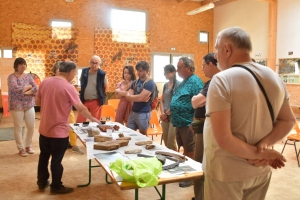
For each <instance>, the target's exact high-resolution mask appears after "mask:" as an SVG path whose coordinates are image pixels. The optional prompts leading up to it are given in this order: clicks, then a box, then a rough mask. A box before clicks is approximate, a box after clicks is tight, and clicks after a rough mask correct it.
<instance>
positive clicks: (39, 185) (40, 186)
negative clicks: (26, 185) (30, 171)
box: [37, 180, 50, 191]
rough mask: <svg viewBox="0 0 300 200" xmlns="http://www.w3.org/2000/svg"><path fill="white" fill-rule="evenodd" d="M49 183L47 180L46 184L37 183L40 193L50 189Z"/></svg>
mask: <svg viewBox="0 0 300 200" xmlns="http://www.w3.org/2000/svg"><path fill="white" fill-rule="evenodd" d="M49 184H50V183H49V181H48V180H47V182H46V184H39V182H37V185H38V187H39V190H40V191H44V190H45V189H46V188H47V187H49Z"/></svg>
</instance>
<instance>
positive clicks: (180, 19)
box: [0, 0, 213, 80]
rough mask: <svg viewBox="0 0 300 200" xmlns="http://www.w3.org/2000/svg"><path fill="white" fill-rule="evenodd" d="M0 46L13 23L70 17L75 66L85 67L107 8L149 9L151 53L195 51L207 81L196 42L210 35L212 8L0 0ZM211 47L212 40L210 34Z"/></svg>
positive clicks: (120, 0) (161, 1) (171, 0)
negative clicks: (74, 36) (74, 34)
mask: <svg viewBox="0 0 300 200" xmlns="http://www.w3.org/2000/svg"><path fill="white" fill-rule="evenodd" d="M0 4H1V8H0V19H1V21H0V26H1V27H2V29H1V32H0V46H2V47H4V46H9V47H10V46H11V40H12V36H11V35H12V31H11V30H12V28H11V26H12V23H13V22H21V23H26V24H35V25H40V26H47V25H49V24H50V20H51V19H67V20H73V21H74V26H75V28H76V29H78V31H79V34H78V38H77V39H78V51H79V54H78V65H79V66H87V65H88V61H89V59H90V57H91V55H93V54H94V31H95V28H97V27H99V28H109V13H110V8H112V7H116V8H126V9H136V10H144V11H147V12H148V32H149V33H150V40H151V41H150V44H151V46H150V52H170V48H171V47H175V48H176V51H172V52H174V53H191V54H194V58H195V63H196V66H197V70H196V73H197V74H198V75H199V76H200V77H201V78H203V79H204V80H206V78H205V76H204V74H203V73H202V70H201V58H202V57H203V56H204V55H205V54H206V53H207V52H208V49H207V45H206V44H199V43H198V37H197V36H198V32H199V30H203V31H208V32H210V34H211V36H212V35H213V10H209V11H206V12H203V13H200V14H197V15H193V16H188V15H187V14H186V13H187V12H188V11H190V10H193V9H195V8H197V7H199V6H200V4H199V3H197V2H185V3H181V4H179V3H178V2H177V0H131V1H129V0H109V1H108V0H74V2H73V3H67V2H65V0H52V1H45V0H44V1H41V0H27V1H26V3H24V1H6V0H0ZM210 50H213V40H212V37H210Z"/></svg>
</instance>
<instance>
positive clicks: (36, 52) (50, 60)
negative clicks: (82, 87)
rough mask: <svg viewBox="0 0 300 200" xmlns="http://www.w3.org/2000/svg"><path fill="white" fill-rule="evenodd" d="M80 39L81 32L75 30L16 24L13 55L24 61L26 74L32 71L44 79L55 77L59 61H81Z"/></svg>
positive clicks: (14, 24)
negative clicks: (55, 68) (56, 64)
mask: <svg viewBox="0 0 300 200" xmlns="http://www.w3.org/2000/svg"><path fill="white" fill-rule="evenodd" d="M77 36H78V30H77V29H75V28H52V27H50V26H39V25H31V24H24V23H13V24H12V46H13V54H14V55H13V56H14V57H22V58H24V59H25V60H26V62H27V70H26V72H27V73H29V72H30V71H31V72H32V73H35V74H37V75H38V76H39V77H40V78H41V80H43V79H44V78H46V77H48V76H51V75H52V73H51V69H52V67H53V65H54V64H55V62H56V61H57V60H71V61H74V62H75V63H77V62H78V43H77ZM75 80H77V79H75V78H74V81H75ZM74 84H77V83H74Z"/></svg>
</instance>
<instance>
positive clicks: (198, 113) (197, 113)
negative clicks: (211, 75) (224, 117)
mask: <svg viewBox="0 0 300 200" xmlns="http://www.w3.org/2000/svg"><path fill="white" fill-rule="evenodd" d="M209 84H210V80H209V81H207V82H206V83H205V85H204V87H203V89H202V90H201V91H200V93H201V94H202V95H203V96H205V97H206V95H207V91H208V87H209ZM205 113H206V110H205V106H203V107H199V108H196V109H195V112H194V117H195V118H205Z"/></svg>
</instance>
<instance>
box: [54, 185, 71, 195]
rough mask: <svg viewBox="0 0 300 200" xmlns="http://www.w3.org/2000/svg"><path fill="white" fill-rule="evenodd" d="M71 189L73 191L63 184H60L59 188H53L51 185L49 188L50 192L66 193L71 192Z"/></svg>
mask: <svg viewBox="0 0 300 200" xmlns="http://www.w3.org/2000/svg"><path fill="white" fill-rule="evenodd" d="M73 191H74V189H73V188H68V187H65V186H63V185H62V186H60V188H59V189H57V188H53V187H51V188H50V194H68V193H71V192H73Z"/></svg>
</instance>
